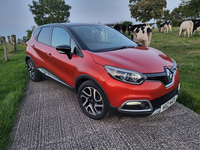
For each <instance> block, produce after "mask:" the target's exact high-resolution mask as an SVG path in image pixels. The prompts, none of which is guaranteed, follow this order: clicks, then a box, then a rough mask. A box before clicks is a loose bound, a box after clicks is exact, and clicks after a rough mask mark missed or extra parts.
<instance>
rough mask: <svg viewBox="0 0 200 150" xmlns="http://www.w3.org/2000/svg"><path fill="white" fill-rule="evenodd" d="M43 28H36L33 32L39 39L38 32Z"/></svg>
mask: <svg viewBox="0 0 200 150" xmlns="http://www.w3.org/2000/svg"><path fill="white" fill-rule="evenodd" d="M40 30H41V28H36V29H35V30H34V32H33V36H34V38H35V39H36V40H37V37H38V34H39V33H40Z"/></svg>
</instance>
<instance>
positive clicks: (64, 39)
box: [52, 27, 70, 47]
mask: <svg viewBox="0 0 200 150" xmlns="http://www.w3.org/2000/svg"><path fill="white" fill-rule="evenodd" d="M69 43H70V35H69V34H68V32H67V31H66V30H65V29H63V28H59V27H55V28H54V29H53V34H52V46H53V47H56V46H59V45H69Z"/></svg>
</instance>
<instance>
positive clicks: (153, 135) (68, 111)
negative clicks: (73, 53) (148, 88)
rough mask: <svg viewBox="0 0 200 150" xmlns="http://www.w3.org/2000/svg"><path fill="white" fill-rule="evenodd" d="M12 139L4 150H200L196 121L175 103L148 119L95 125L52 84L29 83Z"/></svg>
mask: <svg viewBox="0 0 200 150" xmlns="http://www.w3.org/2000/svg"><path fill="white" fill-rule="evenodd" d="M11 138H12V140H13V143H12V144H11V145H10V147H9V148H8V150H32V149H33V150H41V149H42V150H43V149H45V150H51V149H55V150H59V149H64V150H69V149H81V150H84V149H86V150H90V149H95V150H99V149H106V150H107V149H109V150H115V149H116V150H118V149H119V150H122V149H138V150H139V149H142V150H143V149H144V150H145V149H148V150H149V149H152V150H155V149H162V150H163V149H166V150H175V149H180V150H200V115H198V114H196V113H195V112H193V111H191V110H189V109H187V108H185V107H184V106H183V105H181V104H179V103H177V102H176V103H175V105H173V106H172V107H171V108H169V109H168V110H166V111H165V112H163V113H162V114H158V115H155V116H152V117H146V118H130V117H124V118H119V117H118V116H114V115H112V116H110V117H109V118H107V119H103V120H100V121H95V120H92V119H90V118H88V117H87V116H86V115H84V114H83V112H82V111H81V109H80V107H79V105H78V101H77V96H76V94H75V93H73V92H71V91H69V90H68V89H66V88H65V87H63V86H61V85H59V84H57V83H55V82H53V81H50V80H43V81H41V82H37V83H34V82H32V81H29V83H28V86H27V91H26V96H25V97H24V99H23V100H22V103H21V106H20V109H19V112H18V114H17V118H16V121H15V125H14V127H13V130H12V132H11Z"/></svg>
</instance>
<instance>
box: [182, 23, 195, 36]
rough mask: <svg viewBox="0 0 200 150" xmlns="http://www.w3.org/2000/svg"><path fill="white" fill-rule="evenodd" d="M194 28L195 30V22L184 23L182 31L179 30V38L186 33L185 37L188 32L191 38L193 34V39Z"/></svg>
mask: <svg viewBox="0 0 200 150" xmlns="http://www.w3.org/2000/svg"><path fill="white" fill-rule="evenodd" d="M193 28H194V23H193V21H184V22H182V23H181V26H180V30H179V36H181V35H182V32H184V37H185V35H186V31H187V33H188V37H190V34H191V37H192V34H193Z"/></svg>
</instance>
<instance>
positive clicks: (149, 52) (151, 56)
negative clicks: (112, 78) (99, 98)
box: [92, 46, 173, 73]
mask: <svg viewBox="0 0 200 150" xmlns="http://www.w3.org/2000/svg"><path fill="white" fill-rule="evenodd" d="M92 56H93V58H94V61H95V62H96V63H98V64H100V65H109V66H114V67H118V68H123V69H128V70H133V71H137V72H141V73H158V72H164V67H165V66H166V67H169V68H171V67H172V66H173V60H172V59H171V58H170V57H169V56H168V55H166V54H165V53H163V52H161V51H159V50H156V49H154V48H151V47H146V46H140V47H136V48H126V49H120V50H114V51H108V52H98V53H92Z"/></svg>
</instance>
